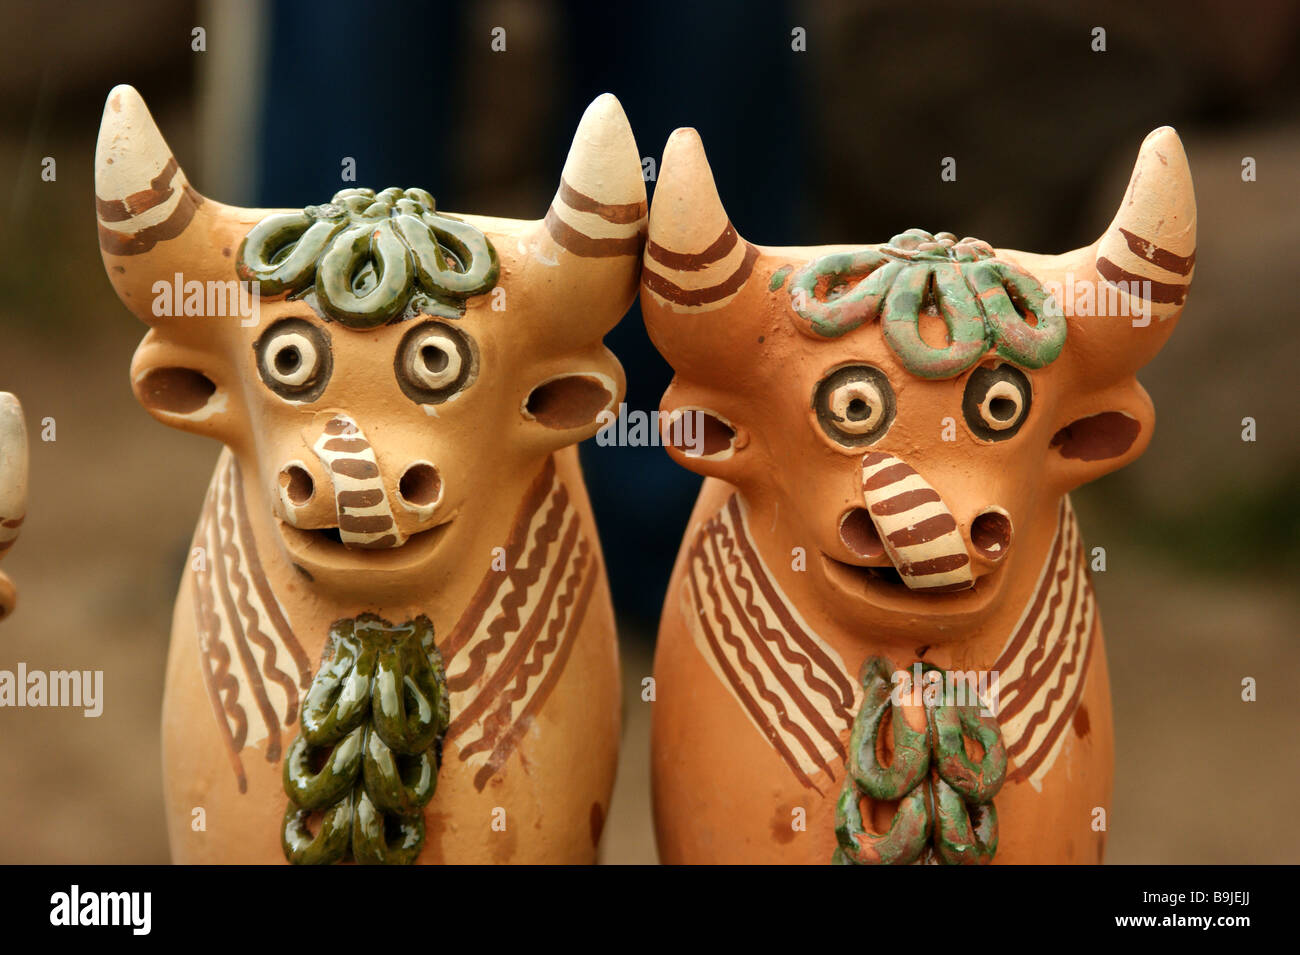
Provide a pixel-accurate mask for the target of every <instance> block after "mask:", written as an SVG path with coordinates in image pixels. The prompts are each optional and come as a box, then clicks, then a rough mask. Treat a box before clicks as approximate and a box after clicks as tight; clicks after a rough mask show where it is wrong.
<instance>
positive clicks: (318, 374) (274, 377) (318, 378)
mask: <svg viewBox="0 0 1300 955" xmlns="http://www.w3.org/2000/svg"><path fill="white" fill-rule="evenodd" d="M253 350H254V352H255V354H256V356H257V370H258V372H259V373H260V374H261V376H262V381H264V382H265V383H266V386H267V387H268V388H270V389H271V390H272V391H274V392H275V393H276V394H277V395H279V396H280V397H282V398H286V399H288V400H290V401H315V400H316V399H317V398H319V397H320V395H321V392H323V391H324V390H325V385H326V384H327V383H328V382H329V377H330V370H331V367H332V361H331V355H330V343H329V338H328V337H327V336H326V334H325V332H324V331H323V330H322V329H320V328H317V327H316V326H315V325H313V324H312V323H311V322H308V321H305V320H304V319H301V318H286V319H282V320H281V321H278V322H276V323H274V324H273V325H271V327H270V328H268V329H267V330H266V331H264V332H263V333H262V334H261V336H260V337H259V338H258V339H257V343H256V344H255V345H254V346H253Z"/></svg>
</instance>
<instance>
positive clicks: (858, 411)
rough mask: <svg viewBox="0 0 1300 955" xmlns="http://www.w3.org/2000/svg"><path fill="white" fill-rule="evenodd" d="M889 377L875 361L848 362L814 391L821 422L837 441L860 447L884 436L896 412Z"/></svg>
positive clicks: (816, 410) (850, 446) (815, 408)
mask: <svg viewBox="0 0 1300 955" xmlns="http://www.w3.org/2000/svg"><path fill="white" fill-rule="evenodd" d="M895 410H896V408H895V401H894V390H893V389H892V388H891V387H890V386H889V378H888V377H887V376H886V375H885V373H884V372H883V371H881V370H880V369H879V368H875V367H873V366H871V365H848V366H845V367H842V368H838V369H836V370H835V371H833V372H831V373H830V374H829V375H827V376H826V377H825V378H823V379H822V380H821V382H819V383H818V385H817V387H816V389H815V390H814V392H813V412H814V413H815V414H816V415H817V421H818V424H820V425H821V428H822V430H823V431H824V432H825V433H826V435H827V437H829V438H830V439H831V440H832V441H834V442H835V443H836V444H838V445H840V446H841V447H845V448H860V447H864V446H865V445H868V444H873V443H874V442H876V441H878V440H880V438H882V437H883V436H884V434H885V432H886V431H888V430H889V426H890V425H891V424H892V423H893V421H894V414H895Z"/></svg>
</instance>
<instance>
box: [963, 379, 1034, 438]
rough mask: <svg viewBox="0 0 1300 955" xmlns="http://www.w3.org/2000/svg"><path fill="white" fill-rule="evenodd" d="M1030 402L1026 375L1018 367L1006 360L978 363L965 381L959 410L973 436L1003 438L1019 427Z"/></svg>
mask: <svg viewBox="0 0 1300 955" xmlns="http://www.w3.org/2000/svg"><path fill="white" fill-rule="evenodd" d="M1032 403H1033V390H1032V388H1031V387H1030V384H1029V379H1028V377H1026V376H1025V373H1024V372H1023V371H1021V370H1020V369H1019V368H1016V367H1015V366H1014V365H1007V364H1002V365H997V366H996V367H993V368H989V367H985V366H981V367H978V368H976V369H975V370H974V371H972V372H971V375H970V378H968V379H967V381H966V390H965V392H964V394H963V395H962V413H963V415H964V416H965V418H966V426H967V427H968V428H970V430H971V433H972V434H974V435H975V437H977V438H979V439H981V440H983V441H1004V440H1006V439H1007V438H1010V437H1011V436H1012V435H1014V434H1015V433H1016V432H1017V431H1019V430H1020V427H1021V425H1023V424H1024V423H1025V419H1026V418H1027V417H1028V416H1029V408H1030V405H1031V404H1032Z"/></svg>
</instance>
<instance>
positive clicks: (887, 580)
mask: <svg viewBox="0 0 1300 955" xmlns="http://www.w3.org/2000/svg"><path fill="white" fill-rule="evenodd" d="M821 557H822V566H823V568H824V570H825V573H826V578H827V579H828V580H829V581H830V582H831V583H832V584H834V585H835V587H836V588H838V589H839V590H841V591H844V592H847V593H849V594H853V595H855V596H857V597H860V598H863V599H865V600H867V601H869V602H870V603H873V604H876V605H879V606H881V607H884V608H885V609H897V610H916V609H918V608H919V607H921V606H924V607H925V608H926V610H927V612H939V613H965V612H968V611H971V610H976V609H978V608H979V607H980V606H981V605H983V604H984V603H986V602H987V601H988V600H990V599H992V596H993V593H994V591H996V590H997V580H998V578H1000V576H1001V574H1000V573H999V571H996V570H995V571H993V572H992V573H989V574H985V575H983V576H978V577H976V578H975V580H974V582H973V583H972V584H971V586H969V587H967V588H965V589H964V590H953V591H947V592H943V591H930V592H928V593H927V592H925V591H918V590H912V589H911V588H909V587H908V586H907V584H905V583H904V582H903V578H902V575H901V574H899V572H898V570H897V569H896V568H895V567H893V566H892V565H885V566H883V567H863V566H860V565H858V564H849V563H845V562H844V561H842V560H836V559H835V558H834V557H831V556H830V555H829V554H826V553H823V554H822V555H821Z"/></svg>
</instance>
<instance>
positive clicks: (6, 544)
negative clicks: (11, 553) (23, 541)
mask: <svg viewBox="0 0 1300 955" xmlns="http://www.w3.org/2000/svg"><path fill="white" fill-rule="evenodd" d="M17 542H18V538H16V537H13V538H10V539H9V540H7V541H0V554H3V553H4V552H5V551H7V550H8V549H9V548H10V547H13V546H14V544H16V543H17Z"/></svg>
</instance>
